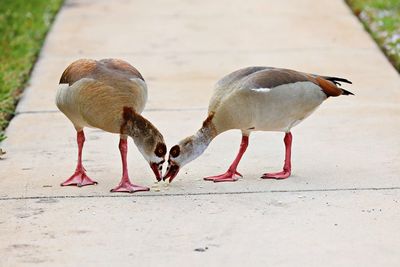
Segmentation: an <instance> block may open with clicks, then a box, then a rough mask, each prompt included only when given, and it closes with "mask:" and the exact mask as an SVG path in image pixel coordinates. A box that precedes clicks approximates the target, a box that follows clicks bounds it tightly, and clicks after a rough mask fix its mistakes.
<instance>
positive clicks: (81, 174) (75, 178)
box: [61, 169, 97, 187]
mask: <svg viewBox="0 0 400 267" xmlns="http://www.w3.org/2000/svg"><path fill="white" fill-rule="evenodd" d="M94 184H97V182H96V181H94V180H92V179H90V178H89V176H87V175H86V173H85V170H83V169H82V170H76V171H75V173H74V174H73V175H72V176H71V177H69V178H68V179H67V180H66V181H65V182H63V183H62V184H61V186H69V185H75V186H78V187H82V186H85V185H94Z"/></svg>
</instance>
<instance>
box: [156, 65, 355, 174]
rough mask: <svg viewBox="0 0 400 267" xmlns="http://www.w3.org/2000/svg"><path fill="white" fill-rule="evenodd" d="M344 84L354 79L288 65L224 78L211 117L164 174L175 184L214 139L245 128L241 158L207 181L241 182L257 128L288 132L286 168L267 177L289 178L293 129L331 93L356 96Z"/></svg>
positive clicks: (175, 150) (174, 151) (175, 152)
mask: <svg viewBox="0 0 400 267" xmlns="http://www.w3.org/2000/svg"><path fill="white" fill-rule="evenodd" d="M339 82H345V83H351V82H350V81H348V80H346V79H343V78H337V77H327V76H319V75H314V74H308V73H303V72H298V71H294V70H289V69H279V68H271V67H248V68H244V69H240V70H238V71H235V72H232V73H231V74H228V75H227V76H225V77H223V78H222V79H221V80H219V81H218V83H217V84H216V86H215V90H214V94H213V96H212V97H211V100H210V104H209V108H208V117H207V119H206V120H205V121H204V122H203V126H202V127H201V128H200V130H198V131H197V132H196V133H195V134H194V135H192V136H189V137H187V138H185V139H183V140H182V141H181V142H179V143H178V144H177V145H175V146H173V147H172V148H171V149H170V152H169V160H168V169H167V173H166V174H165V176H164V177H163V179H164V180H166V179H168V178H169V181H170V182H171V181H172V180H173V179H174V178H175V176H176V175H177V174H178V172H179V169H180V168H181V167H182V166H183V165H185V164H187V163H188V162H190V161H192V160H194V159H195V158H197V157H198V156H200V155H201V154H202V153H203V152H204V150H205V149H206V148H207V146H208V145H209V144H210V142H211V141H212V140H213V139H214V138H215V137H216V136H217V135H219V134H221V133H222V132H225V131H227V130H230V129H239V130H241V131H242V142H241V144H240V150H239V153H238V155H237V156H236V159H235V160H234V161H233V163H232V164H231V166H230V167H229V169H228V170H227V171H226V173H224V174H221V175H217V176H210V177H206V178H204V179H205V180H207V181H214V182H226V181H236V180H237V179H238V176H240V177H242V175H241V174H240V173H239V172H237V170H236V169H237V166H238V164H239V161H240V159H241V158H242V155H243V154H244V152H245V151H246V148H247V145H248V142H249V135H250V133H251V132H252V131H280V132H285V138H284V143H285V146H286V156H285V163H284V167H283V170H282V171H280V172H276V173H265V174H263V175H262V178H265V179H284V178H287V177H289V176H290V173H291V162H290V156H291V144H292V134H291V132H290V130H291V128H292V127H294V126H295V125H297V124H299V123H300V122H301V121H302V120H304V119H305V118H306V117H308V116H309V115H310V114H311V113H312V112H313V111H314V110H315V109H316V108H317V107H318V106H319V105H320V104H321V103H322V102H323V101H324V100H325V99H327V98H328V97H330V96H340V95H352V93H351V92H349V91H346V90H344V89H342V88H339V87H338V85H339V86H340V83H339Z"/></svg>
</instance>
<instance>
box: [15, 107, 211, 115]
mask: <svg viewBox="0 0 400 267" xmlns="http://www.w3.org/2000/svg"><path fill="white" fill-rule="evenodd" d="M203 110H207V108H149V109H145V110H144V111H143V113H145V112H158V111H166V112H174V111H203ZM48 113H61V111H59V110H30V111H29V110H28V111H19V112H15V116H17V115H24V114H48Z"/></svg>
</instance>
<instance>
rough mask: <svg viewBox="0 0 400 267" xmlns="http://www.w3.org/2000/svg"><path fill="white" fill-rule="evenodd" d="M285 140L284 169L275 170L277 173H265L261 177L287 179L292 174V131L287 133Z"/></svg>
mask: <svg viewBox="0 0 400 267" xmlns="http://www.w3.org/2000/svg"><path fill="white" fill-rule="evenodd" d="M283 140H284V142H285V148H286V152H285V165H284V166H283V171H281V172H275V173H264V174H263V176H261V178H263V179H285V178H288V177H289V176H290V172H291V171H292V165H291V162H290V157H291V154H292V134H291V133H290V132H288V133H286V134H285V138H284V139H283Z"/></svg>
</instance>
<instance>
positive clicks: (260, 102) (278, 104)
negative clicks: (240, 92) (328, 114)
mask: <svg viewBox="0 0 400 267" xmlns="http://www.w3.org/2000/svg"><path fill="white" fill-rule="evenodd" d="M252 91H254V92H253V93H252V97H251V104H250V105H249V106H250V107H251V110H252V112H251V114H250V115H251V117H252V118H251V122H252V124H253V126H252V127H254V128H255V129H254V130H260V131H284V132H288V131H290V129H291V128H292V127H293V126H295V125H297V124H298V123H300V122H301V121H302V120H304V119H305V118H306V117H308V116H309V115H310V114H311V113H312V112H313V111H314V110H315V109H316V108H317V107H318V106H319V105H320V104H321V103H322V102H323V101H324V100H325V99H326V98H327V97H326V95H325V94H324V93H323V92H322V90H321V88H320V87H319V86H317V85H315V84H314V83H311V82H298V83H294V84H288V85H281V86H277V87H275V88H272V89H267V88H260V89H252Z"/></svg>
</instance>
